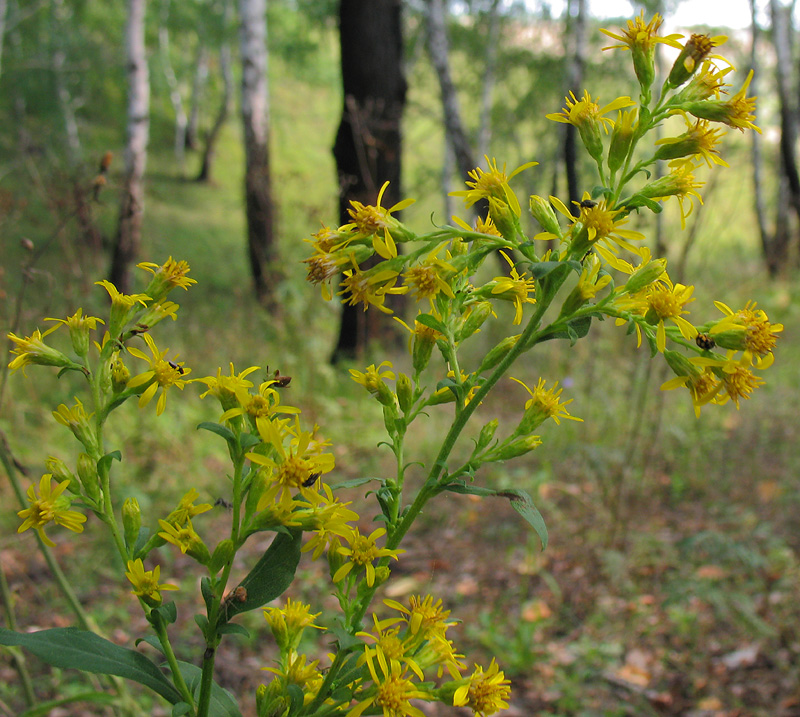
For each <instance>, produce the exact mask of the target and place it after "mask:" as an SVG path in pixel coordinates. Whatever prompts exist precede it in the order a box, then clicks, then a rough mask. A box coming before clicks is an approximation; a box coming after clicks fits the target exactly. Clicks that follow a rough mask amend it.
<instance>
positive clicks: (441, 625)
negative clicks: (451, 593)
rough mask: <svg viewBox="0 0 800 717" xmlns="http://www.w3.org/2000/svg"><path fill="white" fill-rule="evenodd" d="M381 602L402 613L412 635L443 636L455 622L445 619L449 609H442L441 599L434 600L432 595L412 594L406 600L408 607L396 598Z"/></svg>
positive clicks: (424, 636)
mask: <svg viewBox="0 0 800 717" xmlns="http://www.w3.org/2000/svg"><path fill="white" fill-rule="evenodd" d="M383 602H384V604H385V605H387V606H388V607H390V608H392V609H393V610H397V611H398V612H400V613H401V614H402V615H404V616H405V617H404V618H403V620H404V621H405V622H406V623H407V624H408V629H409V632H410V633H411V634H412V635H421V636H422V637H423V639H432V638H436V637H444V634H445V633H446V632H447V629H448V628H450V627H452V626H453V625H455V624H456V623H455V622H454V621H452V620H448V619H447V618H448V616H449V615H450V611H449V610H444V609H443V606H442V601H441V599H436V600H435V601H434V598H433V596H432V595H425V597H422V596H421V595H412V596H411V597H410V598H409V600H408V607H406V606H405V605H403V604H402V603H399V602H397V601H396V600H384V601H383Z"/></svg>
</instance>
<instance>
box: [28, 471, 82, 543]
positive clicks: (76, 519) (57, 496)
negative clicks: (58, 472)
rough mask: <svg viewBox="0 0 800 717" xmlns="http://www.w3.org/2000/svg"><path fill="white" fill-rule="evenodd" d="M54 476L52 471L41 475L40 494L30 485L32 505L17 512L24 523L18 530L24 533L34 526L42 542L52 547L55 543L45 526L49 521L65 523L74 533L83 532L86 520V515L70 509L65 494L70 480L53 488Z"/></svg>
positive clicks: (29, 491)
mask: <svg viewBox="0 0 800 717" xmlns="http://www.w3.org/2000/svg"><path fill="white" fill-rule="evenodd" d="M52 477H53V476H52V475H51V474H50V473H45V474H44V475H43V476H42V477H41V479H40V480H39V495H36V487H35V486H33V485H32V486H29V487H28V503H30V507H29V508H25V509H24V510H20V511H18V512H17V515H18V516H19V517H20V518H22V525H20V526H19V528H17V532H18V533H23V532H25V531H26V530H28V528H33V529H34V530H36V532H37V533H39V536H40V537H41V539H42V542H44V544H45V545H49V546H50V547H51V548H52V547H53V546H54V545H55V543H54V542H53V541H52V540H50V538H48V537H47V535H46V534H45V532H44V527H45V526H46V525H47V524H48V523H56V524H58V525H63V526H64V527H65V528H66V529H67V530H71V531H72V532H73V533H82V532H83V524H84V523H85V522H86V516H85V515H83V514H82V513H79V512H78V511H76V510H70V509H69V506H70V499H69V498H68V497H67V496H65V495H63V493H64V491H65V490H66V488H67V486H68V485H69V483H70V481H69V480H64V481H62V482H61V483H58V484H57V485H56V487H55V488H53V486H52Z"/></svg>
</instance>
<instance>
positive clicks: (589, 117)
mask: <svg viewBox="0 0 800 717" xmlns="http://www.w3.org/2000/svg"><path fill="white" fill-rule="evenodd" d="M635 104H636V103H635V102H634V101H633V100H631V98H630V97H627V96H626V97H618V98H617V99H615V100H614V101H613V102H610V103H609V104H607V105H605V107H602V108H601V107H600V105H598V104H597V103H596V102H594V101H593V100H592V97H591V95H590V94H589V93H588V92H587V91H586V90H584V91H583V97H581V99H580V100H579V99H577V98H576V97H575V94H574V93H573V92H570V93H569V97H567V98H566V105H567V106H566V107H565V108H564V109H562V110H561V112H556V113H553V114H549V115H545V117H547V119H550V120H553V121H554V122H562V123H564V124H571V125H573V126H574V127H577V128H578V133H579V134H580V136H581V141H582V142H583V144H584V146H585V147H586V150H587V151H588V152H589V155H590V156H591V157H592V158H593V159H594V160H595V161H596V162H600V161H601V160H602V157H603V141H602V139H601V136H600V127H602V128H603V130H605V132H606V134H608V130H609V128H610V127H613V126H614V121H613V120H611V119H609V118H608V117H604V116H603V115H605V114H608V113H609V112H613V111H614V110H620V109H624V108H625V107H632V106H633V105H635Z"/></svg>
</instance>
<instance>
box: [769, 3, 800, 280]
mask: <svg viewBox="0 0 800 717" xmlns="http://www.w3.org/2000/svg"><path fill="white" fill-rule="evenodd" d="M770 13H771V16H772V38H773V44H774V46H775V57H776V63H775V74H776V78H777V84H778V100H779V102H780V114H781V138H780V157H781V161H780V167H781V175H782V176H783V177H784V178H785V179H786V187H787V188H788V196H787V197H786V198H783V197H780V196H779V201H778V211H779V212H780V211H781V208H784V209H785V207H786V203H787V202H786V199H788V203H789V204H790V205H791V206H792V208H793V209H794V211H795V213H796V214H797V217H798V219H800V175H799V174H798V168H797V159H796V146H797V111H796V108H795V104H796V103H795V102H794V101H793V94H792V92H791V72H792V67H793V63H792V47H791V39H792V34H793V27H792V14H791V7H782V6H781V4H780V3H779V2H778V0H771V2H770ZM790 244H791V232H790V227H789V222H788V219H786V218H781V217H780V215H779V217H778V221H777V225H776V231H775V237H774V239H773V241H772V242H771V246H770V252H769V255H768V256H767V266H768V267H769V269H770V273H773V272H775V273H780V272H782V271H784V270H785V269H786V268H788V258H789V246H790Z"/></svg>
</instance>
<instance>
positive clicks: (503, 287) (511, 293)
mask: <svg viewBox="0 0 800 717" xmlns="http://www.w3.org/2000/svg"><path fill="white" fill-rule="evenodd" d="M500 253H501V254H502V255H503V258H504V259H505V260H506V261H507V262H508V264H509V266H510V271H509V275H508V276H496V277H495V278H494V279H493V280H492V282H491V284H490V285H491V292H490V293H491V296H492V297H493V298H495V299H503V300H504V301H510V302H512V303H513V304H514V309H515V311H514V321H513V323H514V324H515V325H516V324H520V323H522V306H523V304H535V303H536V299H534V298H533V297H532V296H530V294H531V292H533V291H535V290H536V281H535V280H534V279H526V278H525V274H522V275H521V276H520V274H519V272H518V271H517V268H516V267H515V266H514V262H513V261H511V259H510V258H509V257H508V254H506V253H505V252H504V251H501V252H500Z"/></svg>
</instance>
